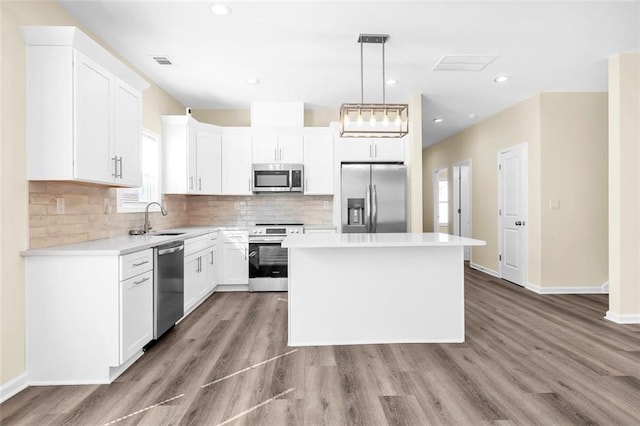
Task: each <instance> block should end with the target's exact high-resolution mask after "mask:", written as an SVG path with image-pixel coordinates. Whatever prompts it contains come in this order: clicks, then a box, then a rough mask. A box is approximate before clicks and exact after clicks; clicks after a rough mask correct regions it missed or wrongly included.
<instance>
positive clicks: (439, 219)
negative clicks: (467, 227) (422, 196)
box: [433, 168, 449, 234]
mask: <svg viewBox="0 0 640 426" xmlns="http://www.w3.org/2000/svg"><path fill="white" fill-rule="evenodd" d="M433 232H442V233H444V234H448V233H449V169H448V168H443V169H438V170H435V171H434V172H433Z"/></svg>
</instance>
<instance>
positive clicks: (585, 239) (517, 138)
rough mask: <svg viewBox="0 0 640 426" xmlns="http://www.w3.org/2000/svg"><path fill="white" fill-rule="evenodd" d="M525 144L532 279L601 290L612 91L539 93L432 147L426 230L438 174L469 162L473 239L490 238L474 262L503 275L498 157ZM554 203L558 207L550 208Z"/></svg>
mask: <svg viewBox="0 0 640 426" xmlns="http://www.w3.org/2000/svg"><path fill="white" fill-rule="evenodd" d="M520 143H527V154H528V173H527V180H528V186H527V191H528V210H527V214H528V218H527V231H528V245H527V249H528V271H527V273H528V277H527V282H528V283H529V284H532V285H533V286H537V287H543V288H544V287H590V288H593V289H594V291H597V289H598V288H599V287H601V286H603V285H604V284H605V283H606V282H607V277H608V268H607V263H608V262H607V256H608V255H607V239H608V232H607V208H606V200H607V95H606V93H543V94H539V95H536V96H533V97H532V98H529V99H527V100H525V101H523V102H521V103H519V104H517V105H514V106H513V107H511V108H509V109H507V110H505V111H503V112H501V113H499V114H497V115H495V116H493V117H490V118H488V119H487V120H485V121H483V122H481V123H479V124H477V125H475V126H473V127H471V128H469V129H467V130H465V131H463V132H461V133H459V134H457V135H454V136H452V137H450V138H448V139H446V140H445V141H443V142H442V143H440V144H438V145H436V146H433V147H430V148H428V149H426V150H425V151H424V153H423V162H424V170H425V172H424V179H425V182H424V188H425V192H424V205H425V207H424V212H425V214H424V218H425V219H424V226H425V229H433V194H431V191H432V190H433V189H432V188H433V183H432V176H433V171H434V170H435V169H438V168H441V167H451V165H452V164H455V163H457V162H460V161H464V160H467V159H470V160H471V185H472V187H471V197H472V201H471V204H472V232H473V237H474V238H478V239H481V240H485V241H487V245H486V246H485V247H474V248H473V252H472V253H473V254H472V262H473V263H474V264H477V265H479V266H481V267H483V268H486V269H488V270H490V271H494V272H495V271H497V270H498V241H497V239H498V229H497V224H498V220H497V153H498V151H500V150H502V149H504V148H507V147H509V146H513V145H517V144H520ZM449 182H450V184H452V179H451V178H449ZM550 200H558V201H559V202H560V209H559V210H550V208H549V201H550ZM451 216H452V213H451V210H450V217H451Z"/></svg>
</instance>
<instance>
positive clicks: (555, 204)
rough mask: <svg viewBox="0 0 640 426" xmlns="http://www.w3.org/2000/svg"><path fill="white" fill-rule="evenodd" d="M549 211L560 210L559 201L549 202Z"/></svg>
mask: <svg viewBox="0 0 640 426" xmlns="http://www.w3.org/2000/svg"><path fill="white" fill-rule="evenodd" d="M549 210H560V200H549Z"/></svg>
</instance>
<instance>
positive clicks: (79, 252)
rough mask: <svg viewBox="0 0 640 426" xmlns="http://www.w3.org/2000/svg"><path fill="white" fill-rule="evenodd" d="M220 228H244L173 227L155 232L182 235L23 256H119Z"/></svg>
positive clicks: (105, 242)
mask: <svg viewBox="0 0 640 426" xmlns="http://www.w3.org/2000/svg"><path fill="white" fill-rule="evenodd" d="M219 229H222V230H226V229H244V228H227V227H223V228H209V227H196V228H172V229H163V230H161V231H154V232H183V234H181V235H163V236H159V235H124V236H122V237H114V238H106V239H102V240H94V241H86V242H83V243H76V244H65V245H62V246H54V247H45V248H41V249H34V250H25V251H23V252H21V253H20V254H21V255H22V256H113V255H116V256H119V255H123V254H127V253H133V252H136V251H140V250H144V249H148V248H151V247H156V246H159V245H161V244H165V243H170V242H171V241H178V240H186V239H188V238H194V237H198V236H200V235H204V234H208V233H210V232H215V231H217V230H219Z"/></svg>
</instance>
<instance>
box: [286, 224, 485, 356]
mask: <svg viewBox="0 0 640 426" xmlns="http://www.w3.org/2000/svg"><path fill="white" fill-rule="evenodd" d="M481 245H485V242H484V241H480V240H474V239H470V238H463V237H458V236H454V235H447V234H438V233H396V234H310V235H291V236H288V237H287V238H286V239H285V240H284V242H283V243H282V247H286V248H288V249H289V295H288V297H289V345H290V346H317V345H351V344H377V343H460V342H464V333H465V331H464V258H463V248H464V246H481Z"/></svg>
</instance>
